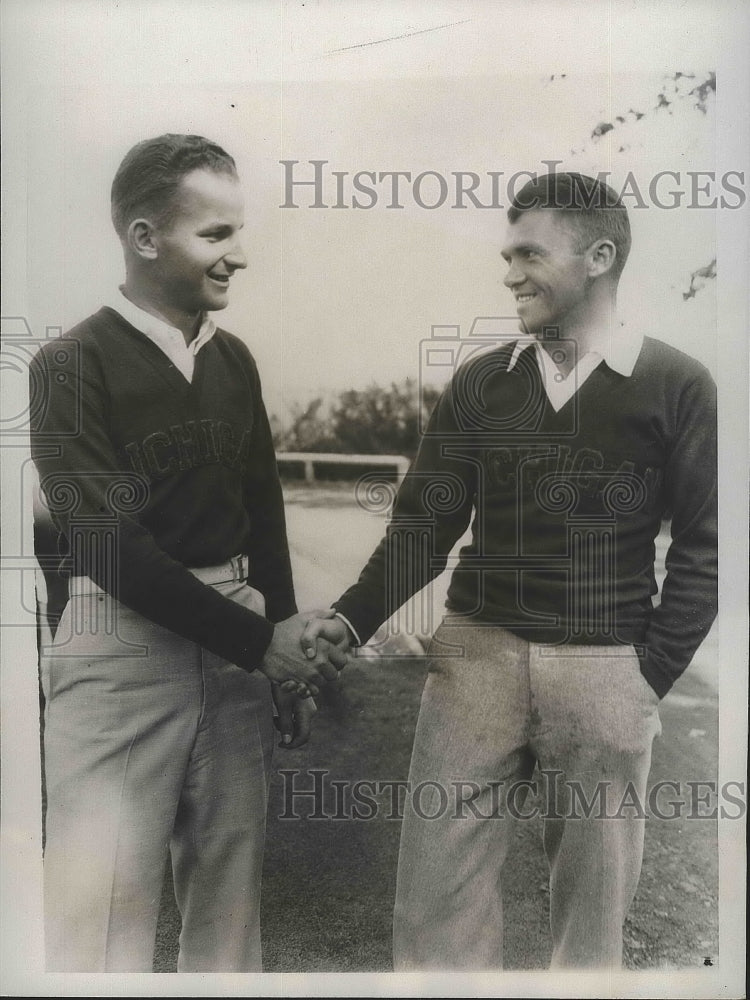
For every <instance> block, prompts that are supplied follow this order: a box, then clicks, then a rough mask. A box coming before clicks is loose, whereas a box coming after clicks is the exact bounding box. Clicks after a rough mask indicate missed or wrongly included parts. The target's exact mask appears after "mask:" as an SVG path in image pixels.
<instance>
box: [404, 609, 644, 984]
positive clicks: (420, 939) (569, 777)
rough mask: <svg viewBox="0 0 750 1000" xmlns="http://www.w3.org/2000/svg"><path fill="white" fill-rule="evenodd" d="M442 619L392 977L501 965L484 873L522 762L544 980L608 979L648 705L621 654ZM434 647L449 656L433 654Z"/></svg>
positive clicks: (492, 897) (497, 847) (418, 755)
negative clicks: (537, 791) (533, 820)
mask: <svg viewBox="0 0 750 1000" xmlns="http://www.w3.org/2000/svg"><path fill="white" fill-rule="evenodd" d="M452 621H457V622H458V624H455V625H447V624H446V623H443V625H441V626H440V628H439V629H438V630H437V632H436V634H435V637H434V640H433V645H432V647H431V654H432V656H431V658H430V661H429V673H428V676H427V681H426V684H425V689H424V693H423V696H422V703H421V708H420V712H419V720H418V723H417V730H416V735H415V739H414V749H413V754H412V760H411V769H410V773H409V781H410V795H409V796H407V800H406V801H407V804H406V808H405V813H404V822H403V826H402V831H401V847H400V854H399V865H398V879H397V889H396V905H395V912H394V967H395V969H396V970H410V969H429V968H449V969H490V968H501V967H502V946H503V912H502V898H501V881H500V873H501V869H502V866H503V862H504V861H505V858H506V855H507V853H508V849H509V847H510V845H511V843H512V838H513V834H514V832H515V829H516V827H515V823H516V822H518V821H519V819H518V816H519V815H521V814H523V813H524V811H525V810H524V794H525V791H526V789H527V787H528V786H526V785H525V784H524V783H525V782H527V781H528V780H529V779H530V778H531V776H532V773H533V770H534V767H535V764H538V766H539V768H540V769H543V771H544V772H547V774H546V776H543V777H545V780H544V781H542V782H540V788H542V789H545V788H546V787H549V788H552V789H553V790H554V791H555V792H556V795H555V796H553V801H552V803H551V805H550V804H548V803H546V802H545V803H543V805H542V807H541V809H540V814H542V815H544V814H545V813H546V814H547V815H548V816H549V817H550V818H546V819H545V820H544V849H545V852H546V855H547V859H548V862H549V866H550V920H551V931H552V942H553V953H552V967H558V968H565V967H567V968H596V967H604V966H609V967H612V966H619V965H620V964H621V961H622V928H623V922H624V920H625V916H626V913H627V910H628V907H629V906H630V903H631V902H632V899H633V896H634V895H635V890H636V887H637V884H638V879H639V877H640V870H641V860H642V856H643V836H644V819H643V815H642V811H641V810H640V809H639V808H638V806H637V805H633V807H632V808H631V807H630V806H629V805H628V803H629V802H631V801H632V802H636V801H637V802H638V803H640V804H645V802H646V798H645V793H646V782H647V778H648V773H649V768H650V764H651V744H652V741H653V738H654V736H655V735H657V734H659V733H660V732H661V724H660V721H659V714H658V707H657V706H658V697H657V695H656V693H655V692H654V691H653V689H652V688H651V687H650V685H649V684H648V682H647V681H646V680H645V678H644V677H643V675H642V674H641V672H640V668H639V665H638V658H637V656H636V653H635V650H634V649H633V647H632V646H617V647H611V646H559V647H555V646H542V645H537V644H535V643H529V642H527V641H526V640H524V639H521V638H519V637H517V636H515V635H513V634H512V633H511V632H508V631H507V630H505V629H502V628H496V627H486V626H479V625H477V624H466V623H461V619H460V618H453V619H452ZM446 644H450V645H454V646H458V647H462V648H463V655H450V656H437V655H435V650H436V649H437V648H438V647H439V646H442V649H443V651H445V650H446V648H447V647H446ZM425 782H426V783H427V784H425V785H424V786H423V787H422V789H421V791H420V793H419V794H418V795H415V790H416V789H417V788H418V787H419V786H420V785H422V783H425ZM629 783H632V784H629ZM597 795H599V796H601V795H604V796H605V798H604V804H603V807H602V805H601V802H602V800H601V799H600V798H598V797H597ZM546 797H547V796H546V795H545V796H544V798H545V799H546ZM462 799H463V800H468V799H471V802H470V803H469V804H468V805H467V804H466V803H465V802H464V803H463V804H462V803H461V802H460V801H459V800H462ZM592 804H593V806H592ZM618 811H619V816H617V817H616V818H612V817H614V816H615V814H617V813H618ZM587 812H588V813H589V815H588V817H587V815H586V813H587ZM493 814H494V815H493ZM487 816H493V818H482V817H487ZM514 816H515V817H516V818H514ZM429 817H434V818H429ZM607 817H610V818H607Z"/></svg>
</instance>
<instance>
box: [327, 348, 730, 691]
mask: <svg viewBox="0 0 750 1000" xmlns="http://www.w3.org/2000/svg"><path fill="white" fill-rule="evenodd" d="M513 349H514V345H513V344H510V345H507V346H504V347H502V348H499V349H497V350H493V351H491V352H489V353H486V354H483V355H481V356H480V357H479V358H475V359H473V360H472V361H470V362H468V363H467V364H466V365H464V366H463V367H462V368H460V369H459V370H458V371H457V372H456V374H455V375H454V376H453V379H452V381H451V383H450V384H449V386H448V387H447V389H446V390H445V391H444V392H443V394H442V396H441V398H440V400H439V402H438V404H437V405H436V407H435V410H434V412H433V413H432V416H431V419H430V421H429V424H428V426H427V428H426V431H425V434H424V436H423V439H422V442H421V445H420V449H419V452H418V454H417V457H416V459H415V461H414V463H413V465H412V468H411V469H410V472H409V473H408V474H407V476H406V478H405V480H404V482H403V484H402V486H401V489H400V490H399V492H398V495H397V498H396V501H395V503H394V507H393V511H392V515H391V519H390V523H389V526H388V529H387V533H386V536H385V538H384V539H383V541H382V542H381V543H380V545H379V546H378V548H377V549H376V550H375V552H374V553H373V555H372V557H371V558H370V560H369V562H368V564H367V565H366V567H365V568H364V570H363V571H362V574H361V575H360V578H359V580H358V582H357V583H356V584H355V585H354V586H353V587H351V588H350V589H349V590H348V591H347V592H346V593H345V594H344V595H343V596H342V597H341V598H340V599H339V600H338V601H337V602H336V604H335V606H336V609H337V610H338V611H339V612H340V613H341V614H342V615H344V616H345V617H346V618H347V619H348V620H349V621H350V622H351V623H352V625H353V626H354V628H355V629H356V630H357V632H358V633H359V637H360V638H361V639H362V640H365V639H366V637H368V636H370V635H372V634H373V632H374V631H375V630H376V629H377V627H378V626H379V625H380V624H381V623H382V622H384V621H386V620H387V619H388V618H389V617H390V616H391V615H392V614H393V613H394V612H395V611H396V610H397V609H398V608H399V607H401V605H403V604H404V602H405V601H406V600H407V599H408V598H409V597H410V596H411V595H413V594H414V593H416V592H417V591H418V590H420V589H421V588H422V587H424V586H425V585H426V584H427V583H428V582H429V581H430V580H432V579H434V577H435V576H437V575H438V573H440V572H441V571H442V570H443V569H444V568H445V567H446V565H447V563H448V558H449V555H450V553H451V550H452V548H453V546H454V545H455V543H456V542H457V541H458V539H459V538H460V537H461V536H462V535H463V533H464V532H465V530H466V529H467V527H468V526H469V524H471V541H470V543H469V544H468V545H465V546H464V547H463V548H461V550H460V553H459V554H458V557H457V561H456V562H455V564H454V565H453V567H452V568H453V572H452V576H451V581H450V586H449V590H448V599H447V608H448V611H449V612H456V613H459V614H461V615H464V616H470V618H472V619H473V620H474V621H476V623H477V624H478V625H481V624H491V625H497V626H502V627H504V628H506V629H509V630H510V631H511V632H514V633H515V634H517V635H520V636H522V637H524V638H526V639H528V640H530V641H533V642H539V643H550V644H555V645H557V644H561V643H568V644H597V645H599V644H602V645H617V644H631V643H632V644H634V645H636V648H637V650H638V652H639V658H640V661H641V670H642V672H643V674H644V676H645V677H646V679H647V680H648V682H649V683H650V684H651V686H652V687H653V688H654V690H655V691H656V692H657V693H658V694H659V695H660V696H663V695H664V694H665V693H666V691H667V690H669V688H670V687H671V686H672V684H673V683H674V681H675V680H676V678H677V677H678V676H679V675H680V674H681V673H682V671H683V670H684V669H685V668H686V667H687V665H688V664H689V662H690V660H691V659H692V657H693V654H694V652H695V650H696V649H697V647H698V645H699V644H700V642H701V641H702V640H703V638H704V637H705V636H706V634H707V632H708V630H709V628H710V626H711V624H712V622H713V620H714V617H715V615H716V605H717V595H716V589H717V588H716V581H717V565H716V531H717V525H716V399H715V386H714V383H713V380H712V378H711V376H710V374H709V373H708V371H707V370H706V369H705V368H704V367H703V366H702V365H701V364H699V363H698V362H697V361H695V360H693V359H692V358H690V357H688V356H687V355H685V354H684V353H682V352H681V351H678V350H676V349H674V348H672V347H669V346H668V345H666V344H664V343H662V342H661V341H658V340H655V339H653V338H650V337H646V338H645V339H644V342H643V346H642V348H641V351H640V355H639V357H638V359H637V361H636V364H635V367H634V369H633V372H632V375H630V376H629V377H628V376H624V375H620V374H618V373H617V372H615V371H613V370H612V369H611V368H609V366H608V365H607V364H606V363H605V362H602V363H600V365H599V366H598V367H597V368H596V369H595V370H594V372H593V373H592V374H591V375H590V376H589V377H588V378H587V379H586V381H585V382H584V383H583V385H582V386H581V387H580V388H579V389H578V391H577V392H576V393H575V395H574V396H573V397H572V398H571V399H570V400H569V401H568V402H567V403H566V404H565V405H564V406H563V407H562V408H561V409H560V410H559V412H556V411H555V410H554V409H553V407H552V406H551V405H550V404H549V401H548V399H547V396H546V393H545V391H544V387H543V384H542V381H541V376H540V373H539V369H538V365H537V364H536V360H535V357H534V350H533V348H528V349H526V350H524V351H523V352H522V353H521V354H520V356H519V358H518V363H517V364H516V365H515V366H513V367H512V368H511V369H510V370H509V369H508V366H509V362H510V359H511V357H512V355H513ZM665 518H669V519H670V526H671V544H670V546H669V550H668V553H667V557H666V570H667V575H666V580H665V582H664V584H663V586H662V589H661V594H660V600H659V603H658V605H656V606H655V602H654V596H655V595H656V594H657V585H656V579H655V573H654V561H655V540H656V537H657V535H658V533H659V531H660V529H661V526H662V522H663V520H664V519H665ZM451 558H452V559H454V560H455V557H451Z"/></svg>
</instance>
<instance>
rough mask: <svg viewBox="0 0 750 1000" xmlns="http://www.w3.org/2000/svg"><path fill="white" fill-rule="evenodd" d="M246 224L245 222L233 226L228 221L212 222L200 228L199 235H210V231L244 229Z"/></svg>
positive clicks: (227, 231)
mask: <svg viewBox="0 0 750 1000" xmlns="http://www.w3.org/2000/svg"><path fill="white" fill-rule="evenodd" d="M244 225H245V224H244V222H243V223H242V225H240V226H232V225H230V224H229V223H228V222H210V223H209V224H208V225H207V226H203V227H202V228H201V229H199V230H198V235H199V236H208V235H209V234H210V233H231V232H234V230H235V229H237V230H239V229H242V228H243V227H244Z"/></svg>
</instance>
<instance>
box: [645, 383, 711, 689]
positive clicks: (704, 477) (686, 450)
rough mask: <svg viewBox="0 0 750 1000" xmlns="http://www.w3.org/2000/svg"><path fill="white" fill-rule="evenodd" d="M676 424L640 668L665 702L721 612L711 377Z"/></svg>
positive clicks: (687, 396) (695, 386)
mask: <svg viewBox="0 0 750 1000" xmlns="http://www.w3.org/2000/svg"><path fill="white" fill-rule="evenodd" d="M675 421H676V423H675V434H674V439H673V442H672V447H671V449H670V454H669V457H668V460H667V465H666V468H665V485H666V490H667V503H668V505H669V507H670V508H671V510H672V522H671V536H672V537H671V543H670V545H669V549H668V551H667V555H666V570H667V573H666V578H665V580H664V584H663V586H662V592H661V601H660V604H659V606H658V607H657V608H656V609H655V610H654V612H653V614H652V616H651V618H650V620H649V625H648V629H647V632H646V637H645V649H644V652H643V654H642V663H641V666H642V670H643V673H644V675H645V676H646V678H647V680H648V681H649V682H650V683H651V685H652V687H653V688H654V690H655V691H656V692H657V694H659V695H660V696H662V697H663V696H664V695H665V694H666V693H667V691H668V690H669V689H670V688H671V686H672V685H673V684H674V682H675V681H676V680H677V678H678V677H679V676H680V674H682V673H683V671H684V670H685V669H686V668H687V666H688V665H689V663H690V661H691V660H692V658H693V655H694V653H695V651H696V650H697V648H698V646H699V645H700V643H701V642H702V641H703V639H704V638H705V637H706V635H707V634H708V631H709V629H710V628H711V625H712V623H713V621H714V618H715V617H716V612H717V508H716V474H717V470H716V387H715V385H714V382H713V380H712V379H711V377H710V375H709V374H708V372H707V371H705V370H703V372H702V373H701V375H699V376H698V377H695V378H693V379H692V380H691V381H690V382H689V383H688V384H687V386H686V387H685V388H684V390H683V391H682V393H681V394H680V398H679V401H678V404H677V412H676V418H675Z"/></svg>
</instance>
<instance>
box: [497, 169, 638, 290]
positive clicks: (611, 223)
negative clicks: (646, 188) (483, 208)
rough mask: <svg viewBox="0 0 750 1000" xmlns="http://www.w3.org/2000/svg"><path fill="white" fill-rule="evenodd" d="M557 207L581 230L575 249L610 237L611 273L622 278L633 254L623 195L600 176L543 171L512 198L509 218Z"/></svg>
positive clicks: (572, 225) (582, 248)
mask: <svg viewBox="0 0 750 1000" xmlns="http://www.w3.org/2000/svg"><path fill="white" fill-rule="evenodd" d="M535 208H536V209H540V208H554V209H557V210H559V211H560V212H562V213H563V217H564V218H565V220H566V221H568V222H570V223H571V227H572V228H573V229H574V230H575V231H576V232H577V233H578V241H577V246H576V250H577V251H581V250H585V249H586V247H588V246H591V244H592V243H594V242H595V241H596V240H601V239H607V240H611V241H612V242H613V243H614V245H615V247H616V249H617V255H616V256H615V261H614V264H613V265H612V270H611V272H610V273H611V275H612V277H613V278H619V277H620V275H621V274H622V269H623V268H624V267H625V262H626V261H627V259H628V254H629V253H630V244H631V236H630V220H629V218H628V210H627V208H626V207H625V205H623V203H622V201H621V199H620V196H619V195H618V194H617V192H616V191H614V190H613V189H612V188H611V187H610V186H609V185H608V184H606V183H605V182H604V181H603V180H601V179H600V178H599V177H587V176H586V175H585V174H576V173H551V174H543V175H542V176H539V177H535V178H533V179H532V180H530V181H528V182H527V183H526V184H524V186H523V187H522V188H521V190H520V191H519V192H518V193H517V194H516V196H515V197H514V198H513V201H512V203H511V205H510V208H509V209H508V213H507V214H508V220H509V221H510V222H511V223H513V222H515V221H516V220H517V219H518V218H519V216H520V215H521V213H522V212H530V211H532V210H533V209H535Z"/></svg>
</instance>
